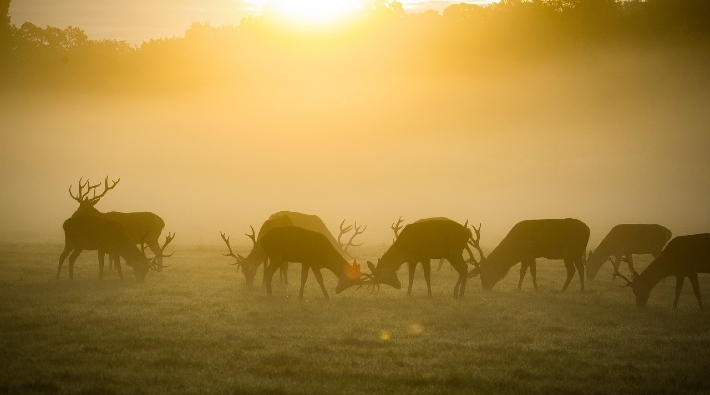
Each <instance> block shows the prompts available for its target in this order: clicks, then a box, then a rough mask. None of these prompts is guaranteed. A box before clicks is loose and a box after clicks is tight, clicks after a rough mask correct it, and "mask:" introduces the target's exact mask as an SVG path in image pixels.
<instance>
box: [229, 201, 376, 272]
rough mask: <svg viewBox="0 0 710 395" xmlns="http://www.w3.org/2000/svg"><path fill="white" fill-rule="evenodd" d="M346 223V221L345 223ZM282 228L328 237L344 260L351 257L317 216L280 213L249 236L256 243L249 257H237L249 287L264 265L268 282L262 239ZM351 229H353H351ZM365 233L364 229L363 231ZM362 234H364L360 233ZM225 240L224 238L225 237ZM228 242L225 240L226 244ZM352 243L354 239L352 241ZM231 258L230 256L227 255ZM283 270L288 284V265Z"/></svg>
mask: <svg viewBox="0 0 710 395" xmlns="http://www.w3.org/2000/svg"><path fill="white" fill-rule="evenodd" d="M343 222H344V221H343ZM341 225H342V224H341ZM282 226H297V227H299V228H303V229H307V230H310V231H313V232H318V233H320V234H322V235H324V236H325V237H326V240H328V242H329V243H330V244H331V246H332V247H333V248H334V249H335V250H336V251H337V252H338V253H339V254H340V255H341V256H343V257H344V258H349V255H348V253H347V251H346V250H345V249H344V248H343V246H342V245H341V244H340V243H339V242H338V240H336V238H335V237H334V236H333V234H332V233H330V230H328V227H327V226H325V223H323V220H321V219H320V218H319V217H318V216H317V215H311V214H303V213H298V212H294V211H279V212H277V213H274V214H272V215H271V216H270V217H269V219H267V220H266V221H264V223H263V224H262V225H261V228H260V229H259V233H258V235H257V236H256V237H255V236H254V235H253V234H252V235H247V236H249V237H250V238H252V241H253V243H254V246H253V248H252V249H251V251H250V252H249V255H247V257H246V258H241V257H235V258H237V260H238V262H239V263H240V264H241V267H242V273H244V277H245V279H246V283H247V285H249V286H251V285H253V284H254V278H255V277H256V272H257V270H258V268H259V266H261V265H262V264H263V265H264V282H266V275H267V274H266V272H267V271H266V268H267V263H268V256H267V254H266V251H265V250H264V248H263V246H262V243H261V239H262V237H263V236H264V235H265V234H267V233H268V232H269V231H271V230H272V229H274V228H278V227H282ZM349 228H351V227H349ZM343 230H344V229H343V228H342V226H341V235H342V234H343V232H342V231H343ZM363 231H364V229H363ZM358 232H360V229H359V228H358V227H357V226H356V227H355V235H353V237H354V236H356V235H357V234H359V233H358ZM360 233H362V232H360ZM223 238H224V236H223ZM226 241H227V240H226V239H225V242H226ZM351 241H352V239H351ZM350 245H352V243H350ZM227 255H228V256H229V254H227ZM280 269H281V276H282V277H283V278H284V280H285V282H286V284H288V278H287V273H286V272H287V269H288V264H287V263H286V264H283V265H281V266H280Z"/></svg>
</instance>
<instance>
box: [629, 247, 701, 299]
mask: <svg viewBox="0 0 710 395" xmlns="http://www.w3.org/2000/svg"><path fill="white" fill-rule="evenodd" d="M698 273H710V233H701V234H696V235H688V236H678V237H675V238H673V239H672V240H671V241H670V242H669V243H668V245H667V246H666V248H665V249H663V251H662V252H661V254H660V255H659V256H658V258H656V259H654V260H653V262H651V263H650V264H649V265H648V267H647V268H646V270H644V271H643V272H642V273H641V274H638V273H637V272H636V271H635V270H633V268H632V274H633V281H632V280H629V279H628V278H626V277H625V276H623V275H621V273H617V276H619V277H621V278H622V279H624V280H625V281H626V285H625V286H628V287H631V289H632V290H633V292H634V295H635V296H636V306H638V307H645V306H646V302H648V297H649V296H650V294H651V290H652V289H653V287H655V286H656V284H658V282H659V281H661V280H662V279H664V278H666V277H669V276H675V278H676V283H675V300H674V301H673V308H674V309H675V308H676V307H678V299H680V291H681V290H682V289H683V282H684V280H685V278H686V277H687V278H688V279H689V280H690V285H692V286H693V293H695V298H696V299H697V300H698V305H699V306H700V309H701V310H702V309H703V302H702V300H701V298H700V285H699V283H698Z"/></svg>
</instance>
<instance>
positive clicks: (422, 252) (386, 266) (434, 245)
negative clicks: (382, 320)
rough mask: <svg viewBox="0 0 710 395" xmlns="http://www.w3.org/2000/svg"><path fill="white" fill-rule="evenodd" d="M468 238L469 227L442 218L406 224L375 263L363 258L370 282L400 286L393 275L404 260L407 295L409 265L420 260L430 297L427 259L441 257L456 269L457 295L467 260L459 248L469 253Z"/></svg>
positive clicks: (456, 295)
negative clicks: (406, 265)
mask: <svg viewBox="0 0 710 395" xmlns="http://www.w3.org/2000/svg"><path fill="white" fill-rule="evenodd" d="M470 238H471V231H470V230H469V229H468V228H467V227H465V226H463V225H461V224H459V223H457V222H454V221H452V220H450V219H446V218H431V219H427V220H422V221H417V222H415V223H412V224H409V225H407V226H405V227H404V229H403V230H402V232H401V233H400V234H399V235H398V237H397V239H396V240H395V241H394V243H392V246H390V248H389V249H388V250H387V251H386V252H385V253H384V255H382V258H381V259H379V261H378V262H377V266H375V265H374V264H373V263H372V262H367V264H368V266H369V267H370V271H371V272H372V275H373V277H374V279H373V284H387V285H390V286H392V287H394V288H396V289H400V288H401V287H402V284H401V283H400V282H399V278H397V270H398V269H399V268H400V267H401V266H402V264H404V263H405V262H407V263H408V264H409V265H410V268H409V290H408V292H407V295H411V289H412V281H413V277H414V270H413V267H414V265H416V264H417V263H419V262H421V263H422V266H423V267H424V279H425V280H426V283H427V292H428V295H429V296H430V297H431V296H432V295H431V283H430V276H431V262H430V261H431V259H437V258H444V259H446V260H447V261H449V262H450V263H451V265H452V266H453V267H454V269H455V270H456V271H457V272H458V273H459V279H458V281H457V282H456V285H455V286H454V298H461V297H463V296H464V291H465V289H466V279H467V273H468V267H467V263H466V261H464V259H463V250H464V249H465V250H466V251H467V252H468V254H469V256H471V257H473V253H472V252H471V250H470V249H469V247H468V242H469V239H470Z"/></svg>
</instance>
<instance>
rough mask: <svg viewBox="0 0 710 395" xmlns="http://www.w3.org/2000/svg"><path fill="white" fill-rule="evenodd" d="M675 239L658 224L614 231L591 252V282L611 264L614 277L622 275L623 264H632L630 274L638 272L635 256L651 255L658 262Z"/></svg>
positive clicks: (588, 266)
mask: <svg viewBox="0 0 710 395" xmlns="http://www.w3.org/2000/svg"><path fill="white" fill-rule="evenodd" d="M670 239H671V231H670V230H668V229H667V228H665V227H663V226H661V225H656V224H620V225H616V226H615V227H613V228H611V230H610V231H609V234H607V235H606V237H604V239H603V240H602V242H601V243H599V246H598V247H597V249H596V250H594V251H589V255H588V256H587V262H586V263H585V266H586V268H587V278H588V279H589V280H593V279H594V277H595V276H596V275H597V272H598V271H599V268H601V267H602V265H603V264H604V263H606V262H607V261H611V264H612V265H613V266H614V277H616V273H618V272H619V265H620V264H621V262H622V258H624V259H623V261H625V262H627V263H628V264H629V271H631V272H632V273H633V272H634V261H633V254H651V255H653V258H654V259H656V258H658V256H659V255H660V254H661V251H663V246H665V245H666V243H668V240H670ZM612 256H613V257H615V260H612V259H611V257H612Z"/></svg>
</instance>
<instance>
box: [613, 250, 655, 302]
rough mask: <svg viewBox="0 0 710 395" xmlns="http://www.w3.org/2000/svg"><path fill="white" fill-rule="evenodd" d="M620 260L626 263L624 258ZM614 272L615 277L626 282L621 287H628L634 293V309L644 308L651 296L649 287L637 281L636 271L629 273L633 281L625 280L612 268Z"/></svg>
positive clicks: (624, 277)
mask: <svg viewBox="0 0 710 395" xmlns="http://www.w3.org/2000/svg"><path fill="white" fill-rule="evenodd" d="M622 260H623V261H625V262H628V260H627V259H626V258H625V257H624V258H622ZM614 271H615V273H616V275H617V276H619V277H620V278H621V279H622V280H624V281H625V282H626V284H624V285H622V287H629V288H631V290H632V291H633V292H634V296H636V307H646V302H648V297H649V295H650V294H651V287H650V286H648V285H647V284H646V283H645V282H643V281H640V280H639V274H638V273H637V272H636V270H633V269H632V272H631V275H632V278H633V280H629V279H628V278H626V276H624V275H622V274H621V273H619V270H617V269H616V268H614Z"/></svg>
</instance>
